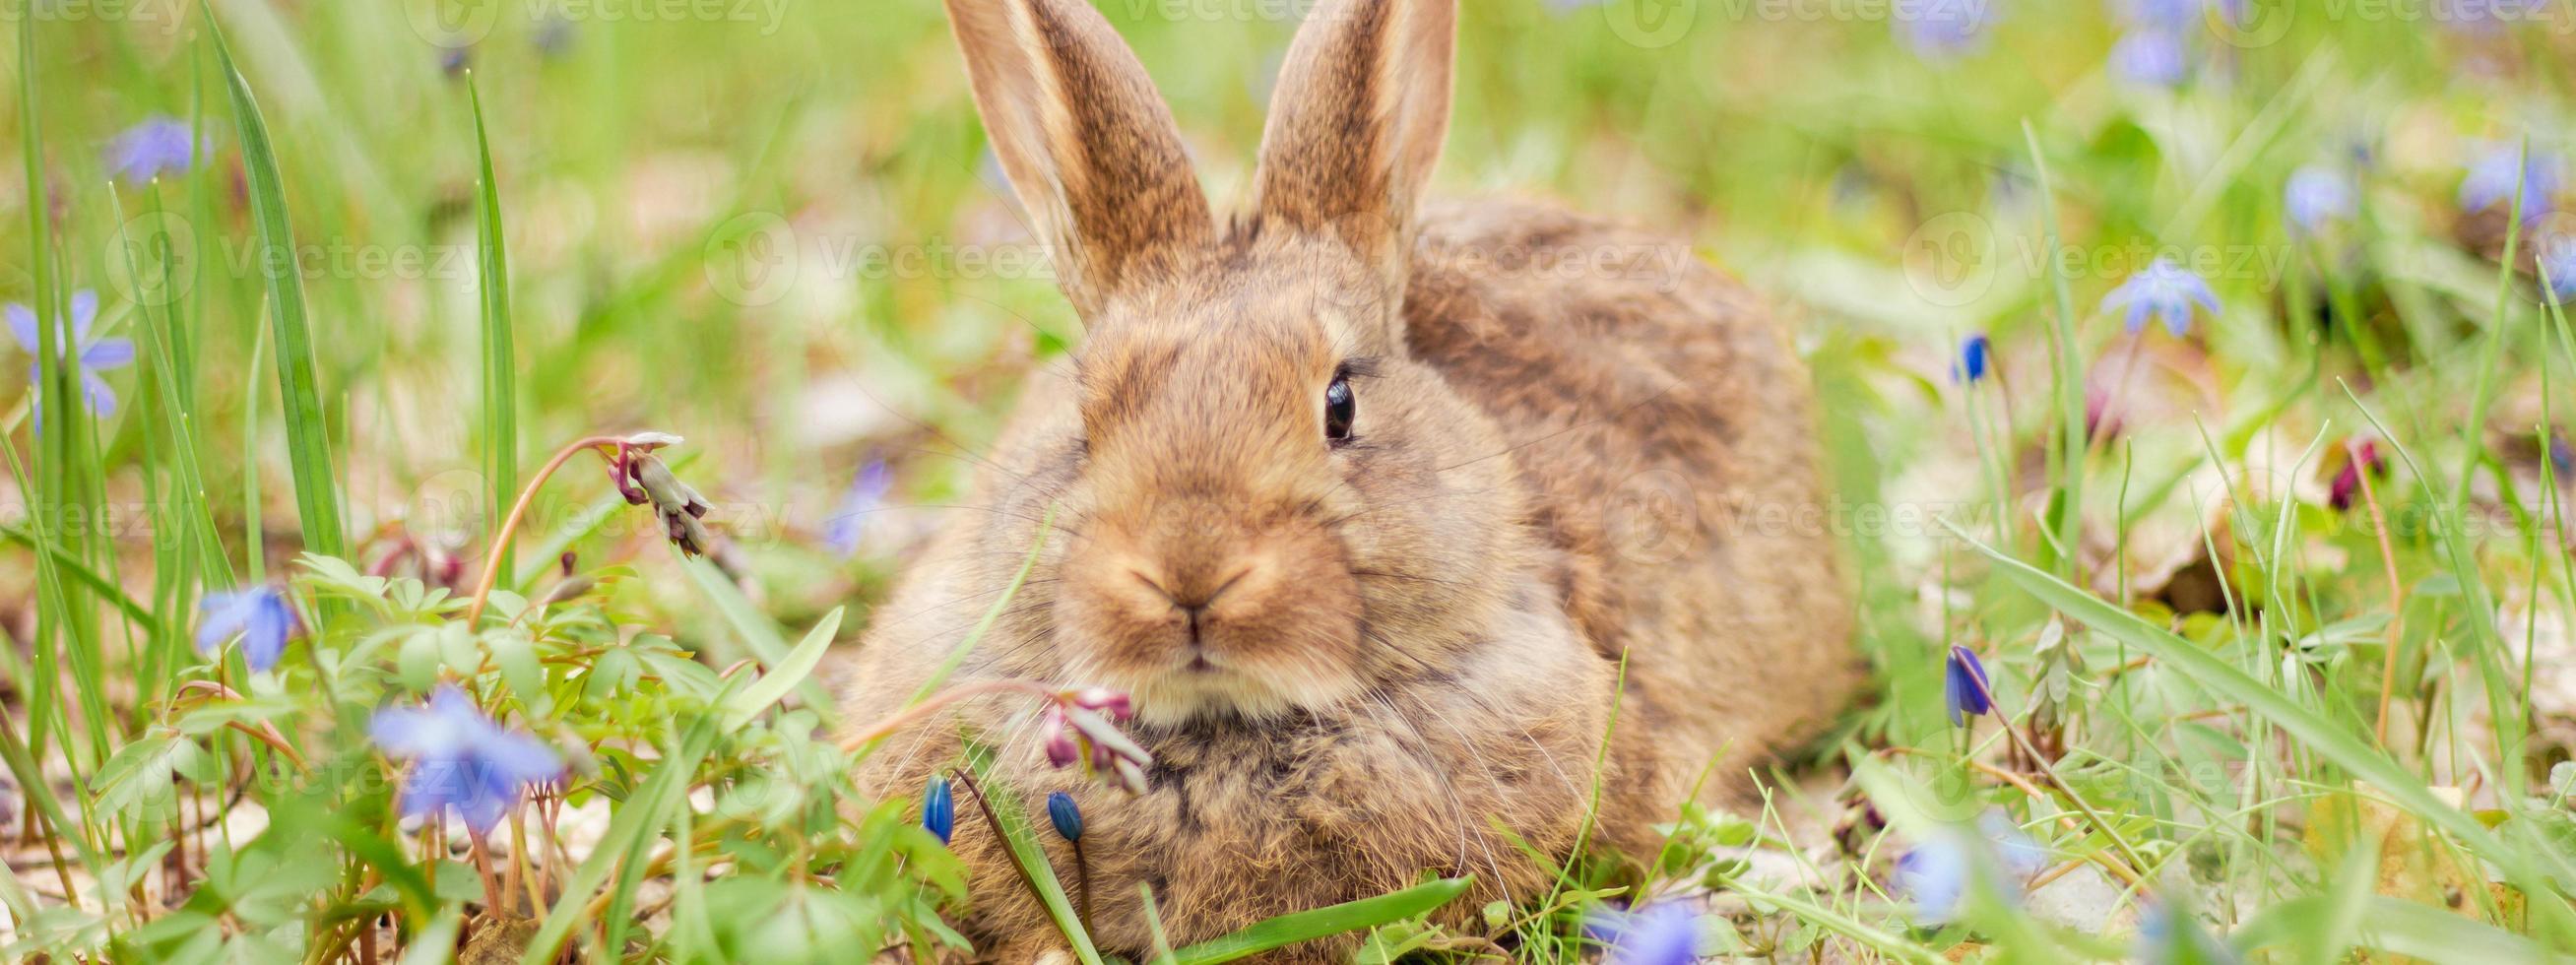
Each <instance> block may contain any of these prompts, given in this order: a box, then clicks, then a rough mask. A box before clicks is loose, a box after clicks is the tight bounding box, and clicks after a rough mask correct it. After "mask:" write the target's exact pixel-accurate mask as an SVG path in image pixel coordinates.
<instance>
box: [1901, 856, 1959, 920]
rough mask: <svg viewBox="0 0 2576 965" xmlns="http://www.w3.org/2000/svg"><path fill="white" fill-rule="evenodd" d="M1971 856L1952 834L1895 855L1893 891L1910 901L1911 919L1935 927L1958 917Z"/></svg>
mask: <svg viewBox="0 0 2576 965" xmlns="http://www.w3.org/2000/svg"><path fill="white" fill-rule="evenodd" d="M1974 860H1975V859H1974V858H1973V857H1972V856H1971V855H1970V854H1969V853H1968V849H1967V846H1966V845H1965V844H1963V843H1961V842H1960V841H1959V839H1958V838H1957V836H1955V835H1948V834H1943V835H1938V836H1936V837H1934V838H1933V839H1932V840H1930V841H1926V842H1924V843H1923V844H1921V845H1918V846H1916V847H1914V848H1911V849H1908V850H1907V851H1906V852H1905V853H1904V854H1901V855H1898V856H1897V857H1896V890H1897V891H1898V892H1899V893H1901V894H1903V895H1904V896H1905V897H1906V898H1907V899H1909V900H1911V901H1913V902H1914V920H1915V921H1917V922H1921V923H1923V924H1926V925H1933V926H1939V925H1942V924H1946V923H1947V922H1949V920H1950V919H1952V918H1956V917H1958V914H1959V899H1960V898H1961V897H1963V896H1965V895H1966V894H1967V892H1968V880H1969V875H1970V874H1972V873H1973V872H1972V871H1971V870H1970V863H1971V862H1972V861H1974Z"/></svg>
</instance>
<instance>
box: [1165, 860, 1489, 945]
mask: <svg viewBox="0 0 2576 965" xmlns="http://www.w3.org/2000/svg"><path fill="white" fill-rule="evenodd" d="M1475 883H1476V878H1475V876H1474V875H1468V876H1465V877H1458V878H1442V879H1440V880H1438V881H1426V882H1423V883H1422V884H1418V885H1415V886H1413V887H1411V888H1406V889H1404V890H1403V891H1392V892H1388V893H1386V894H1383V895H1379V896H1377V897H1375V898H1362V899H1360V900H1358V901H1346V902H1343V903H1341V904H1338V905H1331V906H1327V907H1323V908H1317V909H1314V910H1312V911H1301V912H1297V913H1295V914H1289V915H1281V916H1279V917H1277V918H1272V919H1269V920H1267V921H1262V922H1257V923H1254V924H1253V925H1252V926H1251V927H1249V928H1245V929H1244V930H1242V931H1238V932H1235V933H1233V934H1230V935H1224V936H1221V937H1218V938H1212V939H1209V940H1207V941H1203V942H1200V943H1198V944H1196V945H1191V946H1189V947H1187V948H1182V949H1179V950H1176V951H1174V952H1172V961H1173V962H1174V963H1176V965H1215V963H1217V962H1231V961H1234V960H1235V959H1238V958H1245V957H1249V956H1252V955H1258V954H1261V953H1262V952H1266V951H1270V950H1271V949H1274V948H1285V947H1287V946H1290V945H1294V944H1297V943H1298V942H1303V941H1312V940H1314V939H1318V938H1329V937H1331V936H1334V935H1339V934H1342V933H1344V932H1354V931H1359V930H1361V929H1364V928H1375V927H1378V926H1379V925H1386V924H1392V923H1395V922H1399V921H1403V920H1405V919H1407V918H1412V917H1415V916H1418V915H1423V914H1427V913H1429V912H1430V911H1431V910H1432V909H1435V908H1438V907H1440V906H1442V905H1446V904H1448V903H1450V902H1452V901H1456V900H1458V896H1459V895H1463V894H1466V893H1467V889H1468V887H1469V886H1471V885H1474V884H1475Z"/></svg>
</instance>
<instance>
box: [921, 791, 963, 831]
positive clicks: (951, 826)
mask: <svg viewBox="0 0 2576 965" xmlns="http://www.w3.org/2000/svg"><path fill="white" fill-rule="evenodd" d="M921 827H922V830H925V831H928V832H930V833H931V834H934V835H937V836H938V837H939V843H941V844H947V843H948V837H949V836H950V835H953V834H956V833H957V795H956V794H954V793H953V792H951V791H949V789H948V779H947V778H944V777H934V778H931V779H930V786H928V787H925V788H922V790H921Z"/></svg>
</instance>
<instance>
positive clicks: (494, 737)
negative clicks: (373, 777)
mask: <svg viewBox="0 0 2576 965" xmlns="http://www.w3.org/2000/svg"><path fill="white" fill-rule="evenodd" d="M367 737H368V739H370V740H373V741H375V743H376V746H377V747H379V748H382V749H383V750H384V752H385V753H386V754H389V755H392V756H394V757H398V758H406V759H409V760H410V761H412V768H411V774H410V775H409V776H408V777H407V778H406V779H405V780H404V781H403V788H402V802H401V803H402V814H403V816H404V817H407V818H417V817H423V816H426V815H430V814H434V813H437V812H439V811H441V810H443V809H452V810H454V811H455V813H456V815H457V817H459V818H461V819H462V820H464V822H465V826H466V827H467V828H470V829H472V830H473V832H474V833H475V834H478V835H479V834H488V833H490V832H491V830H492V828H493V827H494V826H496V825H498V824H500V823H501V819H502V818H503V817H505V816H507V815H508V814H509V813H510V810H511V809H512V808H515V807H517V806H518V804H519V795H520V794H521V793H522V792H524V791H526V790H527V788H528V786H529V785H532V784H537V783H540V782H544V781H552V780H556V779H559V778H561V777H562V776H563V773H564V765H563V758H562V757H560V756H557V755H556V754H555V750H554V748H552V747H548V746H546V743H545V742H544V741H541V740H538V739H536V738H535V737H534V736H532V735H529V734H526V733H522V732H517V731H508V730H503V729H501V725H499V724H495V723H493V722H492V719H491V718H489V717H485V716H483V712H482V711H479V710H476V709H474V701H472V700H471V699H469V698H467V697H466V696H465V692H464V691H462V690H458V689H456V687H455V686H453V685H449V686H443V687H440V688H438V692H437V693H434V694H431V695H430V698H429V706H428V707H426V708H421V707H387V708H385V709H383V710H379V711H376V716H375V718H374V719H372V720H370V721H368V723H367Z"/></svg>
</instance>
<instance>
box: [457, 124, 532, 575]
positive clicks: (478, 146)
mask: <svg viewBox="0 0 2576 965" xmlns="http://www.w3.org/2000/svg"><path fill="white" fill-rule="evenodd" d="M465 89H466V91H467V93H468V97H469V98H470V99H471V100H472V101H473V102H474V149H475V152H476V154H477V156H478V157H479V159H480V160H481V162H482V166H483V167H482V171H483V178H482V183H481V184H480V185H479V186H478V188H479V190H477V191H476V192H475V197H476V216H477V221H478V222H479V225H480V229H481V234H480V236H479V239H478V240H479V243H478V244H477V245H476V248H477V249H478V252H479V254H480V258H479V260H478V262H477V264H476V272H477V286H476V287H477V288H479V289H480V290H481V292H482V295H483V475H484V478H485V479H486V481H487V482H489V484H490V486H491V497H490V498H491V500H492V501H491V509H492V511H493V512H496V513H497V512H501V511H502V507H505V506H508V505H510V504H511V503H512V502H513V501H515V500H516V499H517V498H518V494H519V403H518V379H519V367H518V361H517V349H516V348H515V346H514V344H513V342H512V337H511V331H510V256H509V249H508V248H507V247H506V246H505V245H504V244H503V238H502V234H501V189H500V186H499V182H498V181H496V180H494V178H493V176H492V138H491V136H490V135H489V134H487V133H486V132H485V128H484V125H483V91H482V88H480V87H478V86H476V85H475V84H474V81H473V78H471V77H468V78H466V82H465ZM495 550H496V552H499V553H500V554H501V572H504V573H507V572H510V570H511V565H510V547H509V544H507V543H503V544H501V545H500V546H498V547H496V548H495Z"/></svg>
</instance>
